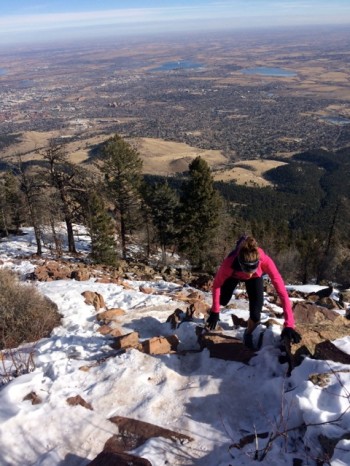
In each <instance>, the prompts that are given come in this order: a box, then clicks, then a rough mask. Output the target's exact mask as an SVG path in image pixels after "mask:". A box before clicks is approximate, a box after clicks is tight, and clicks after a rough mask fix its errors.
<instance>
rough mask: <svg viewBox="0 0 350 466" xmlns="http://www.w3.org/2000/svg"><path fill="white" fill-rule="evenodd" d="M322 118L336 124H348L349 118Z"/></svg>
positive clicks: (349, 123)
mask: <svg viewBox="0 0 350 466" xmlns="http://www.w3.org/2000/svg"><path fill="white" fill-rule="evenodd" d="M323 120H325V121H327V122H328V123H332V124H333V125H338V126H345V125H350V118H344V117H340V116H332V117H324V118H323Z"/></svg>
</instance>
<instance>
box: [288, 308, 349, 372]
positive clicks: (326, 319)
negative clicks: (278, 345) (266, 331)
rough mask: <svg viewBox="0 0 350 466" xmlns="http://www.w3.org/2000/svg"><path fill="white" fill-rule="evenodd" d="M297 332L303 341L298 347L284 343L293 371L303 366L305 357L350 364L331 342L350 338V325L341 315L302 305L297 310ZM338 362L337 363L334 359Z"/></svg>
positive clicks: (345, 356)
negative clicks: (300, 365) (349, 336)
mask: <svg viewBox="0 0 350 466" xmlns="http://www.w3.org/2000/svg"><path fill="white" fill-rule="evenodd" d="M294 317H295V321H296V330H297V331H298V332H299V333H300V335H301V337H302V340H301V342H300V343H298V344H291V342H290V341H287V340H284V342H283V343H284V346H285V349H286V352H287V355H288V359H289V369H290V371H291V370H292V369H293V368H294V367H295V366H297V365H299V364H301V362H302V360H303V358H304V357H305V356H309V357H313V358H315V359H327V360H334V361H336V362H343V363H344V364H349V363H350V356H348V355H346V354H345V353H343V352H342V351H340V350H338V349H337V348H336V347H335V345H333V344H332V343H331V342H332V341H333V340H336V339H338V338H343V337H345V336H348V335H350V321H349V320H348V319H346V318H345V317H343V316H342V315H340V314H339V313H338V312H336V311H334V310H332V309H327V308H325V307H321V306H317V305H316V304H312V303H306V302H301V303H297V304H296V305H295V306H294ZM333 358H334V359H333Z"/></svg>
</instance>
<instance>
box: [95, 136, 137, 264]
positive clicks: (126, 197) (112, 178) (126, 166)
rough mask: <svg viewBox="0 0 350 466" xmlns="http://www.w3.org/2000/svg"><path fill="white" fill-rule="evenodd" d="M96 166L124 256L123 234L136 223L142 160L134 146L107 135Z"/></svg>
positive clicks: (124, 235) (131, 229)
mask: <svg viewBox="0 0 350 466" xmlns="http://www.w3.org/2000/svg"><path fill="white" fill-rule="evenodd" d="M100 160H101V163H100V164H99V168H100V170H101V171H102V173H104V175H105V181H106V185H107V189H108V192H109V193H110V197H111V200H112V202H113V203H114V204H115V209H116V213H117V214H118V216H119V222H120V236H121V243H122V254H123V258H124V259H125V258H126V243H127V241H126V235H127V232H129V231H130V232H132V231H133V229H134V228H135V227H136V224H137V221H138V218H139V208H140V194H139V189H140V184H141V180H142V175H141V170H142V160H141V159H140V156H139V154H138V152H137V151H136V149H134V148H133V147H132V146H131V145H130V144H128V143H127V142H126V141H125V140H124V139H123V138H121V137H120V136H119V135H117V134H116V135H115V136H113V137H112V138H110V139H108V140H107V141H106V142H105V144H104V145H103V148H102V154H101V157H100Z"/></svg>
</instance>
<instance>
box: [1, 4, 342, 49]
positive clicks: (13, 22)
mask: <svg viewBox="0 0 350 466" xmlns="http://www.w3.org/2000/svg"><path fill="white" fill-rule="evenodd" d="M311 24H347V25H350V0H169V1H161V0H145V1H141V0H128V1H123V0H122V1H118V0H117V1H112V0H96V1H92V0H0V42H1V43H4V42H13V41H20V40H23V39H25V40H36V39H41V40H50V39H54V38H57V37H59V36H62V37H66V38H70V37H71V38H73V37H79V36H80V37H83V36H90V37H95V36H98V35H103V34H108V35H110V34H139V33H149V32H153V33H158V32H161V33H165V32H167V31H185V30H209V29H212V30H213V29H222V30H224V29H226V30H227V29H231V30H236V29H240V28H245V27H253V28H258V27H273V26H293V25H311Z"/></svg>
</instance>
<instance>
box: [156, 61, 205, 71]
mask: <svg viewBox="0 0 350 466" xmlns="http://www.w3.org/2000/svg"><path fill="white" fill-rule="evenodd" d="M202 66H203V65H202V64H201V63H195V62H193V61H188V60H180V61H168V62H166V63H163V64H162V65H160V66H158V67H157V68H152V71H174V70H189V69H193V68H201V67H202Z"/></svg>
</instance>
